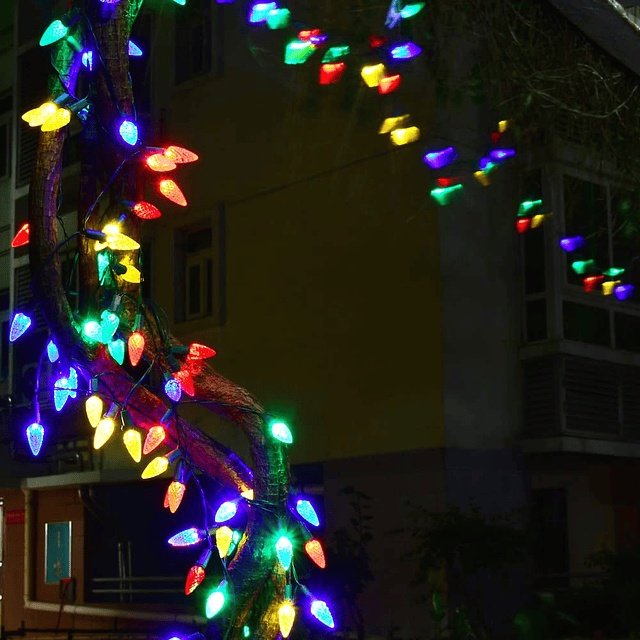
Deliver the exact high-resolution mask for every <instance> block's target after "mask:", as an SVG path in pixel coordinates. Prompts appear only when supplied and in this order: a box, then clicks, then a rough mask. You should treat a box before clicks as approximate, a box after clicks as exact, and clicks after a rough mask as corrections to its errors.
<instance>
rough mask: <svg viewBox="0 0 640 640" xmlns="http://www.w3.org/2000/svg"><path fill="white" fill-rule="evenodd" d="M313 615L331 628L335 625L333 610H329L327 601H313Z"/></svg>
mask: <svg viewBox="0 0 640 640" xmlns="http://www.w3.org/2000/svg"><path fill="white" fill-rule="evenodd" d="M311 615H312V616H313V617H314V618H316V619H317V620H319V621H320V622H322V624H324V625H325V626H327V627H329V628H330V629H333V627H334V626H335V624H334V622H333V616H332V615H331V611H329V607H328V606H327V603H326V602H324V601H322V600H314V601H313V602H312V603H311Z"/></svg>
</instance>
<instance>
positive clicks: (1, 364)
mask: <svg viewBox="0 0 640 640" xmlns="http://www.w3.org/2000/svg"><path fill="white" fill-rule="evenodd" d="M9 326H10V322H9V321H8V320H7V321H6V322H3V323H2V353H1V354H0V377H2V378H6V377H7V376H8V375H9Z"/></svg>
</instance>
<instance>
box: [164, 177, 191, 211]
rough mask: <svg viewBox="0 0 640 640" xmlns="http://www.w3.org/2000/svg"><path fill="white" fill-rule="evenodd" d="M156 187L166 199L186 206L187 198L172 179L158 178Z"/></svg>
mask: <svg viewBox="0 0 640 640" xmlns="http://www.w3.org/2000/svg"><path fill="white" fill-rule="evenodd" d="M158 188H159V189H160V193H161V194H162V195H163V196H164V197H165V198H167V199H168V200H171V202H175V203H176V204H177V205H180V206H181V207H186V206H187V199H186V198H185V197H184V194H183V193H182V191H181V190H180V187H179V186H178V185H177V184H176V183H175V182H174V181H173V180H169V179H167V180H160V184H159V185H158Z"/></svg>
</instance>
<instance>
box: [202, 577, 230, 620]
mask: <svg viewBox="0 0 640 640" xmlns="http://www.w3.org/2000/svg"><path fill="white" fill-rule="evenodd" d="M224 586H225V582H224V580H223V581H222V582H221V583H220V586H219V587H218V588H217V589H216V590H215V591H213V592H212V593H211V594H209V597H208V598H207V604H206V606H205V615H206V616H207V618H213V616H215V615H216V613H219V611H220V610H221V609H222V607H224V591H223V590H224Z"/></svg>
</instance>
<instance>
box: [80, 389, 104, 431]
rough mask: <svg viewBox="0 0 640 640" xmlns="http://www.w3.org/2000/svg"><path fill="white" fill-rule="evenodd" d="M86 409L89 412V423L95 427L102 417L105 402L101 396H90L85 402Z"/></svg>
mask: <svg viewBox="0 0 640 640" xmlns="http://www.w3.org/2000/svg"><path fill="white" fill-rule="evenodd" d="M84 409H85V411H86V412H87V418H88V419H89V424H90V425H91V426H92V427H93V428H94V429H95V428H96V427H97V426H98V423H99V422H100V418H102V411H103V404H102V400H101V398H100V397H99V396H96V395H95V394H94V395H92V396H89V397H88V398H87V400H86V402H85V403H84Z"/></svg>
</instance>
